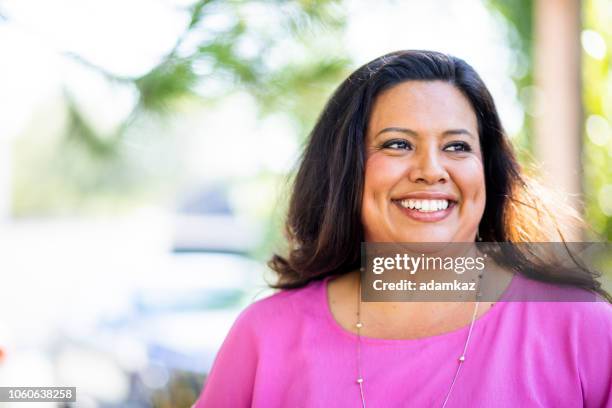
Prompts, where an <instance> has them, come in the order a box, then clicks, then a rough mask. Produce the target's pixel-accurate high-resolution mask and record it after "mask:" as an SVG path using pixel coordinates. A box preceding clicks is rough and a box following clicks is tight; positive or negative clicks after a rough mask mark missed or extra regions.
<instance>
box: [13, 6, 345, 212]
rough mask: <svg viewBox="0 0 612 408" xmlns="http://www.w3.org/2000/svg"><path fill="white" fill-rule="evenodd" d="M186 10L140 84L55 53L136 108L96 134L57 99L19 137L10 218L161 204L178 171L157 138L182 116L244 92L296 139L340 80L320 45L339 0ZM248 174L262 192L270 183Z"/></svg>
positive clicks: (336, 60) (73, 102)
mask: <svg viewBox="0 0 612 408" xmlns="http://www.w3.org/2000/svg"><path fill="white" fill-rule="evenodd" d="M187 11H188V13H189V18H188V23H187V25H186V27H185V29H184V32H183V33H182V34H181V35H180V36H179V38H177V40H176V43H175V45H174V47H173V48H172V49H171V50H170V51H169V52H168V53H167V54H166V55H165V56H164V57H163V58H162V59H161V60H160V61H159V63H158V64H156V65H155V66H154V67H152V68H151V69H150V70H149V71H148V72H146V73H145V74H143V75H141V76H138V77H125V76H119V75H117V74H115V73H113V72H110V71H108V70H106V69H105V68H104V67H100V66H96V65H94V64H92V63H90V62H89V61H86V60H84V59H83V58H81V57H80V56H79V55H74V54H65V57H66V58H68V59H71V60H74V61H76V62H77V64H78V65H80V66H81V67H83V68H84V69H88V70H91V71H93V72H95V73H96V74H98V75H99V76H101V77H102V78H104V79H105V80H106V81H108V83H112V84H116V85H118V86H122V87H125V88H128V89H133V90H134V92H135V93H136V95H137V97H136V103H135V104H134V106H133V108H132V111H131V113H130V114H129V115H127V117H126V119H125V120H124V121H123V122H122V123H121V124H120V125H119V126H115V127H114V128H113V129H112V130H110V131H108V130H107V131H101V130H99V128H98V127H96V126H95V125H94V123H92V121H91V120H90V118H89V117H88V116H87V114H86V112H84V111H83V107H82V106H81V105H80V104H79V102H78V98H75V97H73V95H71V93H70V90H69V89H66V90H65V92H64V96H65V97H64V101H63V103H64V107H63V111H61V112H60V111H59V110H60V109H59V107H56V108H55V110H52V113H51V115H48V116H51V117H52V120H49V122H51V123H53V125H51V126H48V127H47V128H46V129H43V128H41V127H40V126H38V125H37V124H33V125H32V126H31V128H30V129H28V131H27V132H26V134H25V135H24V137H21V138H19V139H18V142H17V146H16V150H15V157H16V161H15V162H16V169H15V183H14V185H15V187H14V194H13V209H14V210H13V212H14V215H15V216H54V215H66V214H70V215H79V214H92V213H97V212H103V213H108V212H109V211H112V212H115V211H117V210H121V208H129V206H130V202H132V203H133V202H142V200H146V199H151V198H153V197H158V198H159V197H167V196H168V195H169V194H168V193H169V190H172V188H173V187H168V186H172V185H176V184H177V181H178V178H180V176H179V173H180V169H181V163H177V162H176V158H175V157H173V153H174V150H175V149H176V148H177V147H176V144H178V143H179V142H177V141H172V140H168V138H164V136H165V134H173V132H172V130H173V129H172V124H173V123H176V122H180V119H181V115H182V114H194V112H197V110H198V109H199V110H201V109H209V108H212V107H214V105H215V104H217V103H220V101H222V100H223V99H224V98H225V97H227V96H228V95H231V94H233V93H235V92H245V93H248V94H250V95H251V96H252V97H253V98H254V99H255V101H256V102H257V107H258V110H259V114H260V116H264V115H266V114H269V113H272V112H274V113H279V112H281V113H283V114H286V115H287V116H288V117H289V118H290V119H291V120H292V122H293V123H294V125H295V128H296V134H297V135H294V136H291V135H289V136H288V137H297V136H298V135H299V136H302V137H303V136H304V135H305V133H306V132H307V126H308V125H309V124H311V123H312V122H313V121H314V118H315V117H316V115H317V113H318V111H319V110H320V107H321V104H322V103H323V100H324V98H325V96H326V95H327V94H328V93H329V91H330V89H331V86H332V85H334V84H335V83H336V82H337V80H338V78H340V77H341V76H343V75H344V74H345V73H346V67H347V65H348V63H349V60H348V58H347V57H346V56H345V55H344V53H343V52H342V50H341V48H340V47H338V46H335V45H333V41H330V39H331V38H334V36H335V35H336V34H338V33H340V32H341V31H342V28H343V26H344V16H343V12H342V9H341V7H340V3H339V1H337V0H259V1H257V0H249V1H247V0H224V1H220V0H200V1H196V2H194V3H193V4H192V5H191V6H190V7H189V8H188V10H187ZM287 50H290V52H291V55H284V53H285V52H286V51H287ZM111 103H112V102H111ZM43 120H46V119H43ZM55 122H57V123H55ZM166 130H167V132H166ZM174 135H176V132H175V133H174ZM44 136H46V137H44ZM145 136H146V137H145ZM42 145H44V146H45V147H42ZM173 158H174V160H173ZM203 165H204V166H205V164H203ZM253 176H254V179H257V178H259V179H260V180H259V182H262V183H269V179H270V177H275V175H269V174H254V175H253ZM256 182H257V180H256ZM231 183H232V180H229V181H228V185H231ZM170 195H171V193H170Z"/></svg>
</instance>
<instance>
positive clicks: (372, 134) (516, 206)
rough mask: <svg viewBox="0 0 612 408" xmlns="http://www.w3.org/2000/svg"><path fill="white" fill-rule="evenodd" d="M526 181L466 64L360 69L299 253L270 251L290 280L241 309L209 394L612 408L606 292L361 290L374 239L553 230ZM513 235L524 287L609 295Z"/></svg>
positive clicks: (317, 131) (293, 401)
mask: <svg viewBox="0 0 612 408" xmlns="http://www.w3.org/2000/svg"><path fill="white" fill-rule="evenodd" d="M529 192H530V191H529V189H528V184H527V183H526V182H525V181H524V179H523V177H522V176H521V173H520V170H519V167H518V164H517V162H516V160H515V158H514V155H513V152H512V149H511V147H510V145H509V143H508V140H507V138H506V137H505V136H504V132H503V129H502V126H501V124H500V120H499V117H498V114H497V112H496V108H495V105H494V103H493V100H492V98H491V96H490V94H489V92H488V91H487V89H486V87H485V85H484V83H483V82H482V80H481V79H480V77H479V76H478V75H477V74H476V72H475V71H474V70H473V69H472V68H471V67H470V66H469V65H468V64H466V63H465V62H464V61H462V60H460V59H458V58H454V57H451V56H448V55H445V54H440V53H436V52H429V51H400V52H395V53H392V54H388V55H385V56H383V57H380V58H377V59H375V60H373V61H372V62H370V63H368V64H366V65H364V66H363V67H361V68H359V69H358V70H357V71H355V72H354V73H353V74H352V75H351V76H350V77H349V78H347V79H346V80H345V81H344V82H343V83H342V84H341V85H340V87H339V88H338V90H337V91H336V92H335V93H334V95H333V96H332V97H331V99H330V101H329V102H328V104H327V105H326V107H325V109H324V110H323V113H322V114H321V116H320V118H319V120H318V122H317V124H316V126H315V127H314V129H313V131H312V133H311V135H310V139H309V142H308V145H307V147H306V150H305V152H304V156H303V159H302V162H301V167H300V168H299V171H298V173H297V176H296V179H295V185H294V190H293V195H292V197H291V203H290V208H289V214H288V219H287V225H286V226H287V228H286V229H287V235H288V243H289V252H288V255H287V256H280V255H275V256H274V257H273V259H272V260H271V261H270V266H271V267H272V268H273V269H274V270H275V271H276V272H277V273H278V274H279V281H278V283H277V284H276V285H274V287H275V288H280V289H283V290H281V291H280V292H278V293H275V294H274V295H272V296H270V297H268V298H265V299H262V300H259V301H257V302H255V303H254V304H252V305H250V306H249V307H247V308H246V309H245V310H244V311H243V312H242V314H241V315H240V316H239V317H238V319H237V320H236V322H235V323H234V325H233V327H232V329H231V331H230V333H229V334H228V336H227V338H226V340H225V342H224V344H223V346H222V348H221V350H220V351H219V354H218V356H217V358H216V360H215V363H214V365H213V368H212V370H211V373H210V376H209V377H208V379H207V381H206V384H205V387H204V390H203V392H202V395H201V396H200V399H199V401H198V402H197V403H196V406H197V407H247V406H255V407H358V406H359V407H365V406H368V407H406V406H411V407H431V406H438V407H444V406H446V407H466V406H469V407H491V406H495V407H516V406H521V407H531V406H538V407H576V406H587V407H604V406H612V397H611V395H612V367H611V363H610V361H612V311H611V309H610V305H609V303H607V302H581V303H568V302H560V303H542V302H500V303H494V302H485V301H479V300H478V299H476V298H475V299H473V301H469V302H445V303H441V302H361V297H360V293H361V292H360V282H361V280H360V273H361V272H360V245H361V243H362V242H368V243H373V242H394V243H397V242H411V243H414V242H474V241H476V240H484V241H487V242H496V243H504V242H505V243H517V242H530V241H538V240H542V238H546V237H545V235H543V231H546V230H547V228H542V224H541V223H542V219H543V218H542V216H543V215H546V211H545V210H546V208H544V207H542V206H541V203H540V202H539V201H538V199H537V197H535V196H533V195H530V194H529ZM553 222H554V219H553ZM539 223H540V224H539ZM548 239H550V238H548ZM544 240H546V239H544ZM511 245H512V248H513V250H512V254H511V255H512V256H511V257H510V258H511V259H512V265H506V266H507V267H505V269H506V270H508V271H510V269H511V268H514V270H513V271H515V272H516V271H518V272H519V273H518V274H517V277H516V278H515V279H513V280H512V282H513V283H512V285H519V286H522V287H523V288H527V289H530V290H531V289H533V290H535V291H545V292H546V291H554V290H556V289H555V287H556V286H554V285H555V282H556V283H558V284H569V285H571V287H572V288H573V289H571V290H574V291H581V292H582V291H586V292H590V293H597V294H598V295H599V296H600V297H604V298H607V299H609V295H608V294H607V293H605V291H603V290H602V289H601V288H600V287H599V284H598V283H597V281H596V280H594V279H593V275H591V274H590V273H589V272H588V271H585V270H583V269H581V268H577V267H574V268H570V267H565V269H564V268H563V267H560V268H559V269H556V268H551V267H550V265H546V264H544V263H537V262H536V261H534V260H533V259H531V258H528V257H527V256H526V255H525V254H524V253H522V252H521V249H520V247H519V245H514V244H511ZM503 259H506V260H507V259H508V257H505V258H503ZM503 259H502V258H500V262H499V264H500V265H502V266H503V265H504V260H503ZM507 263H509V262H507ZM508 273H510V272H508ZM545 282H552V283H545ZM502 300H503V299H502Z"/></svg>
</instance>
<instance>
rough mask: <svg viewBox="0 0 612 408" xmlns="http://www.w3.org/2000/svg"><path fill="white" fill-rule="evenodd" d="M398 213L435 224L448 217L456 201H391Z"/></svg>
mask: <svg viewBox="0 0 612 408" xmlns="http://www.w3.org/2000/svg"><path fill="white" fill-rule="evenodd" d="M392 201H393V203H394V204H395V205H396V206H397V207H398V208H399V209H400V211H401V212H402V213H403V214H404V215H407V216H408V217H410V218H412V219H413V220H416V221H423V222H436V221H440V220H443V219H444V218H446V217H448V215H449V214H450V213H451V212H452V210H453V208H454V207H455V206H456V205H457V202H456V201H453V200H445V199H435V200H432V199H412V198H411V199H404V200H392Z"/></svg>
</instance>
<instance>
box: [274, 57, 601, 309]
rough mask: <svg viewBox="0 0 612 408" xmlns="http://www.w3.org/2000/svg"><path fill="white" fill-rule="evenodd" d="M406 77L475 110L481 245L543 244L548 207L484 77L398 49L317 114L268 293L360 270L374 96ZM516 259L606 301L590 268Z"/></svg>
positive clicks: (536, 274)
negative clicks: (441, 85) (447, 87)
mask: <svg viewBox="0 0 612 408" xmlns="http://www.w3.org/2000/svg"><path fill="white" fill-rule="evenodd" d="M405 81H445V82H448V83H450V84H453V85H454V86H456V87H457V89H459V90H460V91H461V92H462V93H463V95H464V96H465V97H466V98H467V99H468V100H469V101H470V103H471V105H472V108H473V109H474V112H475V113H476V117H477V119H478V133H479V138H480V144H481V148H482V156H483V160H484V163H483V165H484V173H485V187H486V206H485V209H484V214H483V217H482V219H481V221H480V225H479V234H480V236H481V237H482V239H483V240H484V241H487V242H520V241H523V242H534V241H538V240H539V239H542V238H543V236H542V234H541V228H538V224H539V222H538V220H539V219H540V218H541V215H542V214H544V215H547V214H550V211H549V210H548V209H547V208H546V207H545V206H543V205H542V203H541V202H540V200H539V198H538V196H537V195H536V194H533V192H532V191H531V189H530V183H528V181H527V180H526V179H525V178H524V177H523V176H522V174H521V169H520V167H519V164H518V162H517V160H516V158H515V155H514V152H513V149H512V146H511V145H510V143H509V141H508V138H507V137H506V136H505V133H504V130H503V128H502V125H501V121H500V119H499V115H498V113H497V110H496V108H495V104H494V102H493V98H492V97H491V94H490V93H489V91H488V90H487V88H486V86H485V84H484V82H483V81H482V79H481V78H480V76H479V75H478V74H477V73H476V71H475V70H474V69H473V68H472V67H471V66H470V65H468V64H467V63H466V62H465V61H463V60H462V59H459V58H456V57H453V56H450V55H447V54H442V53H439V52H433V51H417V50H409V51H397V52H393V53H390V54H387V55H384V56H382V57H379V58H376V59H375V60H373V61H371V62H369V63H367V64H365V65H363V66H362V67H360V68H359V69H357V70H356V71H355V72H353V73H352V74H351V75H350V76H349V77H348V78H347V79H346V80H345V81H344V82H342V84H341V85H340V86H339V87H338V89H337V90H336V91H335V92H334V94H333V95H332V97H331V98H330V99H329V101H328V102H327V104H326V106H325V108H324V109H323V112H322V113H321V115H320V117H319V119H318V121H317V123H316V124H315V126H314V129H313V130H312V132H311V134H310V136H309V140H308V143H307V145H306V148H305V150H304V152H303V156H302V161H301V165H300V167H299V170H298V172H297V174H296V176H295V180H294V185H293V192H292V195H291V199H290V202H289V211H288V215H287V221H286V225H285V234H286V237H287V242H288V244H289V248H288V254H287V255H286V256H281V255H278V254H275V255H274V256H273V257H272V259H271V260H270V261H269V262H268V265H269V266H270V267H271V268H272V269H273V270H274V271H276V272H277V273H278V275H279V279H278V283H276V284H274V285H270V286H271V287H273V288H282V289H290V288H298V287H302V286H305V285H306V284H308V283H309V282H310V281H313V280H317V279H322V278H323V277H325V276H328V275H341V274H344V273H347V272H349V271H352V270H355V269H357V268H359V267H360V251H361V242H362V241H363V240H364V235H363V229H362V225H361V200H362V192H363V185H364V169H365V149H364V144H365V132H366V128H367V121H368V119H369V116H370V112H371V109H372V106H373V104H374V101H375V98H376V97H377V95H379V94H380V93H381V92H383V91H385V90H387V89H389V88H391V87H393V86H395V85H397V84H399V83H402V82H405ZM557 231H558V229H557ZM559 233H560V234H561V232H560V231H559ZM561 239H563V236H562V234H561ZM512 255H513V256H512V257H511V258H512V261H513V265H512V266H513V268H514V269H517V268H518V269H519V270H521V269H522V270H523V273H524V274H526V275H529V276H530V277H532V278H535V279H539V280H543V281H550V282H559V283H568V284H571V285H574V286H578V287H582V288H585V289H588V290H591V291H595V292H598V293H600V294H602V295H604V296H605V297H606V298H608V299H610V297H609V295H608V294H607V293H605V291H603V289H601V288H600V286H599V283H598V282H597V281H596V279H594V275H593V273H591V272H590V271H588V270H584V269H582V268H579V271H578V272H576V271H575V270H574V269H570V268H568V270H565V271H563V270H558V269H555V268H550V267H547V266H546V265H545V264H542V265H537V264H535V263H534V261H533V260H529V259H528V258H527V257H526V256H523V255H522V254H521V253H520V249H518V248H517V249H516V251H514V253H513V254H512Z"/></svg>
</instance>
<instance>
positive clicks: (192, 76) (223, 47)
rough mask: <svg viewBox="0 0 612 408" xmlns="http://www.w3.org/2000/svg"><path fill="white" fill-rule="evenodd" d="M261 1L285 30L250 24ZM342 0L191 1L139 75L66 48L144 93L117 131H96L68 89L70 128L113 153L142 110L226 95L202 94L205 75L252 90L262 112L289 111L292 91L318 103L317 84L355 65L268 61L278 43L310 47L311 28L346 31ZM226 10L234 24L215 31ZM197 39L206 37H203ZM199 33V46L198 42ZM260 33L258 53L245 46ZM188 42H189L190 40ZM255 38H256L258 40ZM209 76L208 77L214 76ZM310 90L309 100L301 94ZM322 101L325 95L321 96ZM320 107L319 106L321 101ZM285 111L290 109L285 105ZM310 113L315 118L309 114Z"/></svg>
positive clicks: (317, 58) (329, 60)
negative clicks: (176, 29) (210, 22)
mask: <svg viewBox="0 0 612 408" xmlns="http://www.w3.org/2000/svg"><path fill="white" fill-rule="evenodd" d="M254 5H258V6H261V7H267V8H268V9H269V10H270V11H273V12H274V13H275V16H276V17H277V19H276V20H275V24H276V25H278V26H279V27H280V28H282V29H283V30H284V31H285V32H286V35H285V36H283V35H279V31H278V29H276V30H271V31H270V32H265V30H263V31H264V32H262V30H261V29H260V28H256V27H255V28H254V27H251V24H250V21H249V10H248V9H247V8H253V6H254ZM337 5H338V1H337V0H310V1H307V0H301V1H288V0H261V1H241V0H233V1H224V2H220V1H216V0H200V1H197V2H196V3H194V4H193V5H192V6H190V7H189V10H188V11H189V14H190V17H189V19H188V24H187V26H186V27H185V30H184V32H183V33H182V34H181V35H180V36H179V38H178V39H177V41H176V43H175V45H174V47H173V48H172V49H171V50H170V52H168V53H167V55H166V56H165V57H163V58H162V59H161V61H160V62H159V63H158V64H157V65H156V66H154V67H153V68H152V69H151V70H150V71H149V72H147V73H145V74H144V75H142V76H139V77H123V76H118V75H116V74H114V73H112V72H109V71H108V70H106V69H104V68H103V67H100V66H97V65H95V64H92V63H91V62H89V61H87V60H85V59H83V58H82V57H81V56H79V55H76V54H74V53H67V54H65V55H66V56H67V57H68V58H71V59H73V60H75V61H77V62H78V63H80V64H81V65H83V66H85V67H87V68H89V69H92V70H94V71H96V72H98V73H100V74H101V75H102V76H103V77H104V78H106V79H107V80H108V81H111V82H114V83H119V84H124V85H133V86H134V87H135V89H136V90H137V93H138V99H137V103H136V104H135V105H134V107H133V110H132V112H131V114H130V115H129V117H128V118H127V119H126V121H125V123H123V124H122V125H121V126H119V127H118V128H117V129H116V130H115V131H114V133H113V134H111V135H101V134H97V132H96V130H95V127H93V126H91V125H90V124H89V123H88V120H87V119H86V118H85V117H84V116H83V115H82V114H81V112H80V109H79V106H78V104H77V103H76V102H75V100H74V99H73V98H70V97H68V95H69V92H65V94H66V95H67V98H66V103H67V105H68V111H69V134H70V136H71V137H73V138H76V139H80V141H81V142H82V144H83V145H84V146H86V147H87V148H88V149H90V150H91V151H92V152H94V153H97V154H99V155H101V156H103V157H104V156H107V155H112V154H115V153H116V152H117V150H118V149H119V146H120V143H121V140H122V138H123V136H124V134H125V133H126V131H127V130H128V129H129V127H130V124H131V123H133V122H134V121H135V119H136V118H137V117H138V116H139V115H140V114H148V113H154V114H158V115H165V114H168V113H170V112H172V111H173V109H174V106H175V102H177V101H179V100H182V99H185V98H199V99H201V100H206V99H212V100H215V99H220V98H222V97H223V96H224V95H223V94H214V95H212V96H210V95H209V96H203V95H202V94H201V92H198V87H199V86H201V85H202V83H203V80H206V79H209V80H210V79H211V78H214V79H215V80H219V81H224V85H225V86H224V89H225V90H226V92H225V94H227V93H230V92H231V91H233V90H236V89H241V90H244V91H247V92H248V93H250V94H251V95H253V96H254V97H255V98H256V100H257V101H258V102H259V104H260V109H261V112H262V113H264V114H265V113H267V112H271V111H274V110H276V109H285V108H287V106H286V105H283V106H280V105H281V104H282V101H283V100H284V97H283V96H285V95H288V94H289V93H291V94H292V97H293V102H294V104H297V105H300V100H301V101H302V102H304V104H306V103H308V102H311V101H312V98H311V97H310V95H308V89H313V88H314V87H316V85H317V84H321V83H325V82H326V81H333V80H335V79H336V78H337V77H338V76H339V75H340V74H341V73H342V72H344V70H345V69H346V66H347V65H348V59H347V58H346V57H343V56H341V55H331V56H330V55H327V56H326V55H323V54H321V53H318V52H317V50H310V53H309V57H310V58H306V59H305V61H291V60H287V61H285V62H284V63H283V65H281V66H275V67H270V64H268V62H267V60H268V58H269V56H270V54H271V52H272V51H273V49H274V47H275V46H277V45H278V44H279V43H280V42H282V41H286V40H287V38H286V37H287V36H289V37H290V38H292V40H293V41H294V42H295V43H296V46H297V45H299V46H303V47H307V46H308V42H309V40H310V38H309V37H310V36H309V32H314V31H315V30H320V29H331V30H334V29H339V28H342V26H343V24H344V20H343V17H342V16H341V15H340V13H339V8H338V7H336V6H337ZM219 14H222V15H224V16H225V17H226V18H227V20H228V21H231V24H230V25H229V26H228V27H226V28H224V29H220V30H219V29H217V30H213V29H211V28H208V27H207V25H206V17H207V16H211V15H219ZM198 37H200V38H203V39H199V40H198ZM194 39H195V46H194V45H193V43H194ZM247 39H249V40H252V39H255V40H256V41H254V43H256V45H255V46H254V47H256V48H257V49H256V50H255V52H250V53H245V52H244V51H243V50H241V49H240V47H241V44H243V42H244V41H245V40H247ZM186 43H189V46H186ZM252 43H253V42H252ZM198 65H205V66H207V67H208V73H207V75H202V74H200V73H198V72H197V69H196V67H197V66H198ZM207 77H208V78H207ZM300 90H302V91H304V92H305V93H304V94H303V98H301V99H300V98H296V97H295V95H296V94H297V95H300ZM317 99H318V100H320V99H321V98H320V95H317ZM317 108H318V106H317ZM285 110H286V109H285ZM305 111H306V112H307V115H310V116H312V112H310V110H309V109H308V108H306V109H304V106H303V104H302V106H299V107H298V106H293V107H292V109H289V110H288V111H287V112H286V113H288V114H289V115H290V116H292V117H294V119H295V120H296V121H297V122H298V123H304V122H306V120H307V119H306V118H304V115H305V113H304V112H305ZM310 116H309V118H308V119H310Z"/></svg>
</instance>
